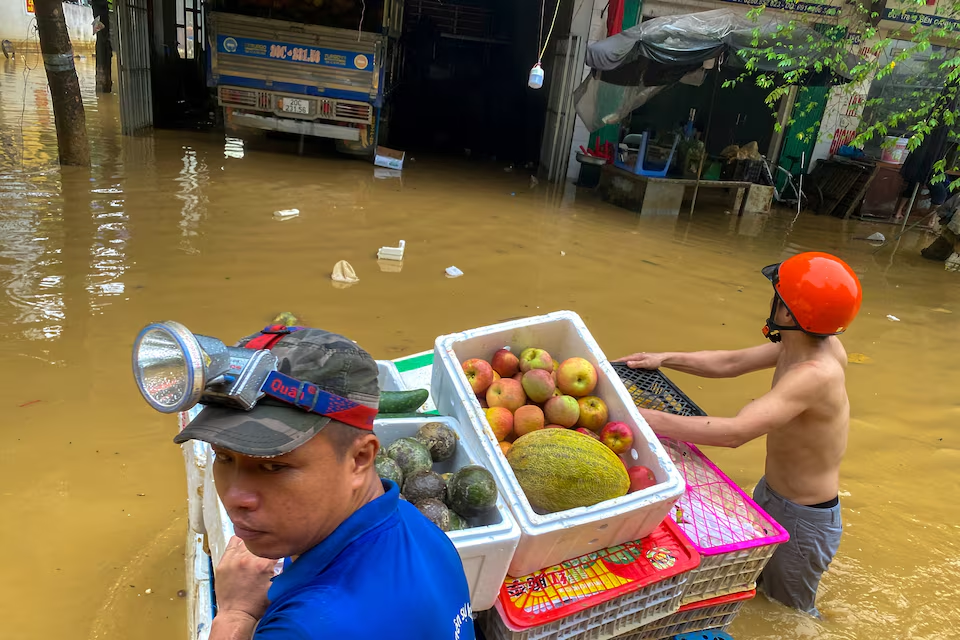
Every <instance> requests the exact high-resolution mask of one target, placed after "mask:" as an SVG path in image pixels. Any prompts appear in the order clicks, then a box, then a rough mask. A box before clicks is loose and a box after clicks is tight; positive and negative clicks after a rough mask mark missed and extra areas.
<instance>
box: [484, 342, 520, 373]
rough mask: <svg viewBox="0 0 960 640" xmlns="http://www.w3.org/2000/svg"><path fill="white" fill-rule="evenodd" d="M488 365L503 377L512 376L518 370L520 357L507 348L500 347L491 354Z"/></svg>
mask: <svg viewBox="0 0 960 640" xmlns="http://www.w3.org/2000/svg"><path fill="white" fill-rule="evenodd" d="M490 365H491V366H492V367H493V370H494V371H496V372H497V373H499V374H500V376H501V377H503V378H512V377H513V376H514V375H515V374H516V373H517V372H518V371H520V359H519V358H518V357H517V356H516V355H514V353H513V352H511V351H508V350H507V349H500V350H499V351H497V352H496V353H495V354H493V358H492V359H491V360H490Z"/></svg>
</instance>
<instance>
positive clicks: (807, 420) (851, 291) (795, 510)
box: [619, 253, 861, 617]
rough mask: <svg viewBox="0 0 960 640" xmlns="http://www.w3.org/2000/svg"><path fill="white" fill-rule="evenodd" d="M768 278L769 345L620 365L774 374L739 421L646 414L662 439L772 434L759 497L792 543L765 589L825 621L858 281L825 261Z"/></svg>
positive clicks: (793, 263) (781, 552)
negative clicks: (822, 610)
mask: <svg viewBox="0 0 960 640" xmlns="http://www.w3.org/2000/svg"><path fill="white" fill-rule="evenodd" d="M763 274H764V275H765V276H766V277H767V278H769V279H770V281H771V282H772V283H773V288H774V296H773V301H772V303H771V309H770V318H769V319H768V320H767V324H766V326H765V327H764V329H763V333H764V335H765V336H766V337H767V338H768V339H769V340H770V341H771V344H766V345H760V346H756V347H751V348H748V349H741V350H739V351H699V352H695V353H635V354H633V355H630V356H626V357H625V358H621V359H620V360H619V362H626V363H627V364H628V365H629V366H630V367H631V368H634V369H638V368H639V369H657V368H660V367H667V368H670V369H676V370H677V371H683V372H684V373H689V374H692V375H697V376H702V377H705V378H735V377H737V376H740V375H743V374H745V373H750V372H752V371H759V370H760V369H770V368H773V369H774V372H773V386H772V388H771V389H770V391H769V392H767V393H766V394H765V395H763V396H762V397H760V398H757V399H756V400H754V401H753V402H751V403H750V404H748V405H747V406H745V407H744V408H743V409H742V410H741V411H740V412H739V413H738V414H737V415H736V416H735V417H733V418H717V417H712V416H703V417H700V416H695V417H691V416H677V415H673V414H668V413H662V412H659V411H651V410H648V409H640V413H641V414H643V417H644V418H645V419H646V420H647V422H648V423H649V424H650V426H651V427H652V428H653V430H654V431H656V432H657V433H658V434H660V435H663V436H667V437H670V438H675V439H677V440H684V441H687V442H693V443H696V444H704V445H711V446H717V447H739V446H740V445H742V444H744V443H746V442H749V441H751V440H753V439H754V438H758V437H760V436H763V435H765V436H767V458H766V465H765V471H764V473H765V475H764V477H763V478H761V479H760V482H759V483H757V488H756V489H755V490H754V493H753V498H754V500H755V501H756V502H757V503H758V504H759V505H760V506H761V507H762V508H763V509H764V511H766V512H767V513H769V514H770V515H771V516H773V518H774V519H775V520H776V521H777V522H779V523H780V524H781V525H782V526H783V527H784V528H785V529H786V530H787V531H788V532H789V533H790V541H789V542H787V543H786V544H783V545H781V546H780V547H778V548H777V551H776V552H775V553H774V555H773V558H771V559H770V562H769V563H768V564H767V566H766V567H765V568H764V570H763V574H762V576H761V582H762V585H763V589H764V590H765V591H766V593H767V595H769V596H770V597H772V598H774V599H776V600H779V601H780V602H783V603H784V604H786V605H788V606H791V607H794V608H796V609H799V610H800V611H805V612H807V613H809V614H811V615H814V616H817V617H819V615H820V614H819V612H818V611H817V608H816V606H815V599H816V595H817V586H818V585H819V583H820V577H821V576H822V575H823V573H824V572H825V571H826V570H827V567H828V566H829V565H830V561H831V560H832V559H833V556H834V555H835V554H836V552H837V547H838V546H839V544H840V533H841V522H840V503H839V496H838V494H839V486H840V461H841V460H842V459H843V453H844V451H845V450H846V446H847V431H848V428H849V423H850V403H849V401H848V400H847V392H846V389H845V387H844V369H845V368H846V364H847V354H846V351H844V349H843V346H842V345H841V344H840V340H839V339H838V338H837V337H836V336H837V335H838V334H840V333H843V331H844V330H846V328H847V327H848V326H849V325H850V323H851V322H852V321H853V319H854V317H855V316H856V315H857V311H858V310H859V309H860V300H861V289H860V282H859V280H858V279H857V276H856V275H855V274H854V273H853V270H851V269H850V267H849V266H847V264H846V263H844V262H843V261H842V260H840V259H838V258H835V257H834V256H831V255H828V254H825V253H802V254H800V255H796V256H793V257H791V258H789V259H788V260H786V261H784V262H783V263H781V264H778V265H771V266H769V267H767V268H766V269H764V270H763Z"/></svg>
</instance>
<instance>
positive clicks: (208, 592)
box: [184, 531, 213, 640]
mask: <svg viewBox="0 0 960 640" xmlns="http://www.w3.org/2000/svg"><path fill="white" fill-rule="evenodd" d="M184 560H185V562H186V573H187V585H186V586H187V589H186V591H187V595H186V601H187V638H190V639H191V640H207V638H209V637H210V626H211V625H212V624H213V589H212V587H211V584H210V579H211V577H212V576H211V571H210V557H209V556H207V554H206V552H205V551H204V550H203V536H202V535H200V534H198V533H194V532H193V531H190V532H188V533H187V545H186V547H185V550H184Z"/></svg>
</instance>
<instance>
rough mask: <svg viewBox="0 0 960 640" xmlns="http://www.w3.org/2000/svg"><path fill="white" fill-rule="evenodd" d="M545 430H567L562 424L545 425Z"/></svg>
mask: <svg viewBox="0 0 960 640" xmlns="http://www.w3.org/2000/svg"><path fill="white" fill-rule="evenodd" d="M543 428H544V429H566V427H565V426H563V425H562V424H545V425H543Z"/></svg>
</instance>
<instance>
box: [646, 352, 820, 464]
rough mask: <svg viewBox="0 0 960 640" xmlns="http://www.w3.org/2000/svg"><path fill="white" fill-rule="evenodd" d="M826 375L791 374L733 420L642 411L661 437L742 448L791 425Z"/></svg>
mask: <svg viewBox="0 0 960 640" xmlns="http://www.w3.org/2000/svg"><path fill="white" fill-rule="evenodd" d="M822 384H823V375H822V374H821V373H820V371H819V370H817V369H816V368H815V367H812V366H801V367H798V368H796V369H793V370H790V371H788V372H787V373H786V374H784V376H783V377H782V378H780V380H778V381H777V384H776V386H775V387H774V388H773V389H771V390H770V391H768V392H767V393H766V394H764V395H763V396H761V397H760V398H757V399H756V400H754V401H753V402H751V403H750V404H748V405H747V406H745V407H744V408H743V409H741V410H740V413H738V414H737V415H736V417H733V418H715V417H712V416H677V415H673V414H670V413H663V412H661V411H652V410H650V409H640V413H641V415H643V417H644V418H645V419H646V421H647V422H648V423H649V424H650V427H651V428H652V429H653V430H654V431H655V432H656V433H657V434H658V435H661V436H667V437H668V438H673V439H675V440H683V441H684V442H692V443H694V444H705V445H708V446H713V447H732V448H735V447H739V446H740V445H742V444H745V443H747V442H750V441H751V440H753V439H754V438H759V437H760V436H762V435H766V434H767V433H770V432H771V431H773V430H774V429H777V428H779V427H782V426H784V425H786V424H788V423H789V422H790V421H791V420H793V419H794V418H796V417H797V416H798V415H800V414H801V413H803V412H804V411H805V410H806V409H807V408H808V407H809V406H810V404H811V403H812V402H813V400H814V399H815V398H816V395H817V391H818V389H820V388H822Z"/></svg>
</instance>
